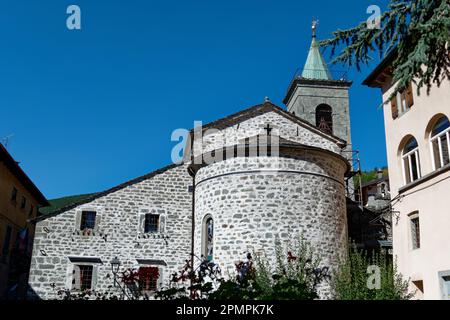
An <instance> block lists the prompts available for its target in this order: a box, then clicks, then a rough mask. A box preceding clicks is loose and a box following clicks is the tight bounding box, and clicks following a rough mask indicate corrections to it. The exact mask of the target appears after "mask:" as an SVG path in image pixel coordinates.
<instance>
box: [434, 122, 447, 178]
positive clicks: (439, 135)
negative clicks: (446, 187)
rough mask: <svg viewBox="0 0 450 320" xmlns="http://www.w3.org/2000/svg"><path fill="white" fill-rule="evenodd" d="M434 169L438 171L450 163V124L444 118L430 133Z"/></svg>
mask: <svg viewBox="0 0 450 320" xmlns="http://www.w3.org/2000/svg"><path fill="white" fill-rule="evenodd" d="M430 144H431V157H432V160H433V169H434V170H437V169H439V168H442V167H443V166H445V165H448V164H449V163H450V153H449V150H450V122H449V121H448V118H447V117H446V116H442V117H441V118H440V119H439V120H438V121H437V122H436V124H435V125H434V127H433V129H432V130H431V133H430Z"/></svg>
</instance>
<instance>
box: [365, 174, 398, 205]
mask: <svg viewBox="0 0 450 320" xmlns="http://www.w3.org/2000/svg"><path fill="white" fill-rule="evenodd" d="M361 191H362V203H363V206H364V207H366V208H368V209H370V210H372V211H374V212H383V211H385V210H386V209H389V205H390V200H391V194H390V188H389V177H388V176H386V175H383V171H382V170H379V171H378V172H377V177H376V178H375V179H373V180H370V181H367V182H365V183H363V184H362V185H361Z"/></svg>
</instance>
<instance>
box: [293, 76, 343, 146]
mask: <svg viewBox="0 0 450 320" xmlns="http://www.w3.org/2000/svg"><path fill="white" fill-rule="evenodd" d="M323 103H324V104H328V105H329V106H330V107H331V108H332V109H333V133H334V135H335V136H337V137H339V138H341V139H343V140H345V141H347V144H348V145H351V143H352V139H351V131H350V129H351V127H350V102H349V93H348V89H347V88H345V87H333V86H319V85H315V86H314V85H299V86H298V87H297V88H296V89H295V92H294V94H293V95H292V98H291V100H290V101H289V103H288V111H289V112H293V113H295V115H296V116H297V117H300V118H302V119H305V120H306V121H308V122H310V123H312V124H314V125H315V124H316V108H317V106H318V105H320V104H323Z"/></svg>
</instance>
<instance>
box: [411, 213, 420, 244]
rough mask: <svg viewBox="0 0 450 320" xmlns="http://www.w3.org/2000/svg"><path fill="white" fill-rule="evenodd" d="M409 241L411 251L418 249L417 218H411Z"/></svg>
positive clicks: (418, 227)
mask: <svg viewBox="0 0 450 320" xmlns="http://www.w3.org/2000/svg"><path fill="white" fill-rule="evenodd" d="M411 240H412V248H413V250H416V249H419V248H420V224H419V217H417V216H416V217H414V218H411Z"/></svg>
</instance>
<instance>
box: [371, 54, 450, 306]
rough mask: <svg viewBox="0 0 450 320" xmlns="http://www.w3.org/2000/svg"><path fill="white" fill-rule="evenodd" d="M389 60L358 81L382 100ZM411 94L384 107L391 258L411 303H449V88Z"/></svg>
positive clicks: (387, 89)
mask: <svg viewBox="0 0 450 320" xmlns="http://www.w3.org/2000/svg"><path fill="white" fill-rule="evenodd" d="M393 58H394V54H390V55H389V56H387V57H386V59H385V60H384V61H383V62H382V63H381V64H380V65H379V66H378V67H377V68H376V69H375V70H374V71H373V72H372V74H371V75H370V76H369V77H368V78H367V79H366V80H365V81H364V84H365V85H368V86H370V87H374V88H380V89H381V91H382V94H383V101H387V100H388V99H389V97H390V96H391V94H392V91H393V89H394V87H393V83H392V78H391V77H390V65H391V62H392V60H393ZM416 89H417V88H416V86H415V85H414V84H412V85H411V86H410V88H408V89H407V90H405V92H403V93H401V94H398V95H397V97H396V98H395V99H393V100H392V101H390V102H389V103H388V104H386V105H384V120H385V129H386V146H387V156H388V165H389V179H390V185H391V197H392V224H393V249H394V256H395V257H396V259H397V264H398V268H399V271H400V272H401V273H402V274H403V275H404V276H405V277H406V278H409V279H410V287H411V290H413V291H414V292H415V295H416V297H417V298H419V299H445V300H450V241H449V235H450V157H449V149H450V142H449V141H450V136H449V135H450V123H449V118H450V83H449V82H448V81H447V82H444V83H443V84H442V85H441V86H440V87H437V86H434V87H433V88H432V89H431V91H430V93H429V94H427V90H426V88H423V89H422V90H421V92H420V93H421V94H420V95H418V94H417V90H416Z"/></svg>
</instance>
